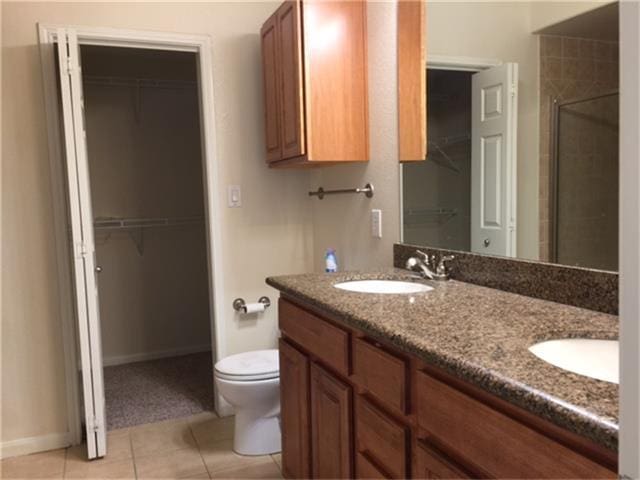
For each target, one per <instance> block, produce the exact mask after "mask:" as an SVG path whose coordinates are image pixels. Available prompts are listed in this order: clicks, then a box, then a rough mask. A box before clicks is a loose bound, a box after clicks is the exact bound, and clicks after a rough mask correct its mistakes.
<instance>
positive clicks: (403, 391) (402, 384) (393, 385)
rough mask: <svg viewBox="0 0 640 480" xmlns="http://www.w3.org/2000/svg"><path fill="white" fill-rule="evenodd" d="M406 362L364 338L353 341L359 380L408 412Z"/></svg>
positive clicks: (364, 385)
mask: <svg viewBox="0 0 640 480" xmlns="http://www.w3.org/2000/svg"><path fill="white" fill-rule="evenodd" d="M408 372H409V369H408V366H407V362H406V361H405V360H403V359H402V358H400V357H397V356H395V355H393V354H391V353H388V352H387V351H385V350H383V349H382V348H380V347H379V346H377V345H376V344H375V342H370V341H368V340H364V339H361V338H356V339H354V341H353V373H354V375H355V379H356V382H357V383H358V384H359V385H360V386H361V387H363V388H364V389H366V390H367V391H368V392H369V393H371V394H372V395H373V396H375V397H376V399H378V400H379V401H380V402H382V403H384V404H385V405H386V406H388V407H390V408H391V409H394V410H396V411H398V412H400V413H403V414H404V413H407V396H408V391H407V390H408V388H407V386H408V384H409V382H408Z"/></svg>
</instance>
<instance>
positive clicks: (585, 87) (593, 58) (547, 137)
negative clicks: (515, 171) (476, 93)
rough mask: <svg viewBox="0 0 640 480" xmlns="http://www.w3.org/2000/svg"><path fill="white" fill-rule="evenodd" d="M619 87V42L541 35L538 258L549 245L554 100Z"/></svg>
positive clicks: (547, 257)
mask: <svg viewBox="0 0 640 480" xmlns="http://www.w3.org/2000/svg"><path fill="white" fill-rule="evenodd" d="M617 89H618V43H617V42H605V41H595V40H588V39H579V38H570V37H561V36H554V35H541V36H540V192H539V194H540V196H539V202H540V229H539V232H540V233H539V235H540V242H539V252H540V260H541V261H549V260H550V253H551V251H550V248H551V234H552V228H551V221H550V220H551V201H550V193H551V175H550V172H551V158H552V157H551V146H552V144H551V134H552V131H551V130H552V122H551V118H552V105H553V101H554V100H559V101H565V100H572V99H578V98H584V97H590V96H593V95H598V94H601V93H608V92H611V91H612V90H617Z"/></svg>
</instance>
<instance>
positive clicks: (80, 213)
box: [57, 28, 106, 458]
mask: <svg viewBox="0 0 640 480" xmlns="http://www.w3.org/2000/svg"><path fill="white" fill-rule="evenodd" d="M57 38H58V60H59V65H60V72H59V73H60V91H61V100H62V113H63V127H64V139H65V156H66V168H67V180H68V195H69V210H70V220H71V232H72V240H73V271H74V281H75V300H76V312H77V317H78V340H79V344H80V358H81V363H82V386H83V398H84V411H85V424H86V429H87V432H86V433H87V454H88V456H89V458H96V457H103V456H104V455H106V422H105V409H104V383H103V377H102V347H101V338H100V318H99V310H98V288H97V280H96V271H95V242H94V238H93V213H92V209H91V190H90V184H89V166H88V161H87V148H86V138H85V129H84V106H83V96H82V77H81V62H80V49H79V46H78V40H77V36H76V33H75V31H74V30H73V29H64V28H60V29H58V31H57Z"/></svg>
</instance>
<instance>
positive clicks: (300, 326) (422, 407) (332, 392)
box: [279, 297, 617, 479]
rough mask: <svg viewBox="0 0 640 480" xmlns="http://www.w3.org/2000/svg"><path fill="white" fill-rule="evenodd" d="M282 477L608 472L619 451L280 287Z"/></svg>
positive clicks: (448, 476) (449, 476) (613, 468)
mask: <svg viewBox="0 0 640 480" xmlns="http://www.w3.org/2000/svg"><path fill="white" fill-rule="evenodd" d="M279 325H280V330H281V333H282V338H281V340H280V377H281V378H280V389H281V417H282V465H283V473H284V476H285V477H286V478H354V477H355V478H433V479H435V478H438V479H452V478H462V479H467V478H615V477H616V473H615V471H616V470H617V455H616V453H615V452H611V451H609V450H606V449H604V448H602V447H600V446H598V445H595V444H593V443H592V442H591V441H589V440H587V439H585V438H583V437H579V436H577V435H576V434H573V433H571V432H569V431H566V430H564V429H561V428H560V427H558V426H556V425H553V424H550V423H549V422H546V421H545V420H543V419H541V418H539V417H537V416H535V415H533V414H532V413H529V412H527V411H524V410H522V409H519V408H518V407H516V406H514V405H512V404H510V403H507V402H506V401H504V400H502V399H500V398H497V397H495V396H493V395H491V394H489V393H487V392H484V391H482V390H480V389H479V388H478V387H475V386H473V385H470V384H468V383H466V382H464V381H462V380H460V379H457V378H454V377H452V376H450V375H449V374H447V373H445V372H443V371H442V370H440V369H438V368H435V367H433V366H432V365H428V364H426V363H425V362H423V361H422V360H421V359H418V358H415V357H413V356H410V355H408V354H406V353H404V352H401V351H399V350H398V349H397V348H395V347H393V346H392V345H386V344H383V343H382V342H380V341H378V340H373V339H371V338H368V337H367V336H366V335H365V334H364V333H363V332H360V331H358V330H357V329H353V328H350V327H347V326H345V325H344V324H342V323H341V322H340V321H339V320H337V319H334V318H333V317H332V316H331V315H329V314H326V313H324V312H322V311H319V310H318V309H316V308H315V307H313V306H310V305H306V304H304V303H302V302H299V301H298V300H293V299H289V298H288V297H287V298H282V297H281V298H280V300H279Z"/></svg>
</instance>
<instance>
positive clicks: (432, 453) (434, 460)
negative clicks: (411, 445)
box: [412, 440, 473, 480]
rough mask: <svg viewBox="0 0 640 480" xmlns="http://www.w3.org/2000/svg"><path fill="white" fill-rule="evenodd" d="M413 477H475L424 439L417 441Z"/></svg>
mask: <svg viewBox="0 0 640 480" xmlns="http://www.w3.org/2000/svg"><path fill="white" fill-rule="evenodd" d="M412 477H413V478H440V479H442V480H448V479H453V478H456V479H458V478H462V479H468V478H473V477H472V476H469V475H467V474H466V473H465V472H463V471H462V469H460V468H459V467H458V466H457V465H456V464H455V463H453V462H452V461H451V460H449V459H448V458H446V457H445V456H444V455H443V454H442V453H441V452H439V451H438V450H437V449H435V448H433V447H431V446H430V445H428V444H427V443H425V442H423V441H422V440H418V441H417V442H416V448H415V449H414V455H413V475H412Z"/></svg>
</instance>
